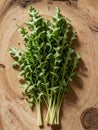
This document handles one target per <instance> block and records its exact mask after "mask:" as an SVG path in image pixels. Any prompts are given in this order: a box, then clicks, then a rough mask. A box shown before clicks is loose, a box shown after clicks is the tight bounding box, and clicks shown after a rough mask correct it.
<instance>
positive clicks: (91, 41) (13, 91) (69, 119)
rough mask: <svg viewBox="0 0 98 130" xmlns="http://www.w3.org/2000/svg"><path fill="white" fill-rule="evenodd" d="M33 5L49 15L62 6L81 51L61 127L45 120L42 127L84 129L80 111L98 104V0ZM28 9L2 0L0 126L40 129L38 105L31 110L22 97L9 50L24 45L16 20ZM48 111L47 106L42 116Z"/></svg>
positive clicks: (14, 129)
mask: <svg viewBox="0 0 98 130" xmlns="http://www.w3.org/2000/svg"><path fill="white" fill-rule="evenodd" d="M32 5H33V6H34V7H35V8H37V9H38V10H39V12H40V14H41V15H42V16H43V17H45V18H49V19H50V18H51V15H52V14H53V13H54V9H55V6H58V7H60V8H61V10H62V11H61V12H62V14H63V15H64V16H66V17H68V18H69V19H71V21H72V25H73V27H74V28H75V29H76V31H77V33H78V40H77V41H76V44H75V48H76V50H77V51H79V52H80V53H81V62H80V68H79V78H78V79H75V80H74V81H73V83H72V84H71V87H72V88H73V90H74V92H73V93H71V94H68V95H67V97H66V99H65V100H64V102H63V104H62V109H61V114H60V119H61V127H57V128H55V127H50V126H47V124H46V123H45V122H44V128H43V129H44V130H51V129H54V130H84V128H83V126H82V124H81V122H80V116H81V113H82V112H83V111H84V110H85V109H87V108H89V107H95V108H97V107H98V31H96V30H97V29H98V1H97V0H95V1H94V2H93V0H78V2H77V6H74V5H73V4H72V5H69V4H66V2H64V1H62V2H60V1H53V2H52V4H49V3H47V1H46V0H42V1H40V2H38V1H37V2H34V3H32ZM96 5H97V6H96ZM27 12H28V6H27V7H26V8H22V7H21V6H20V4H18V2H13V1H12V0H0V130H39V129H40V128H39V127H38V126H37V125H36V124H37V123H36V119H37V115H36V109H34V110H31V109H30V108H29V106H28V103H27V102H26V101H25V100H23V98H22V90H21V88H20V87H19V86H20V83H19V76H18V72H17V70H13V69H12V62H13V59H12V58H11V57H10V55H9V53H8V50H9V47H10V46H14V47H17V48H22V47H23V45H22V43H23V39H22V37H21V34H20V33H19V32H18V29H17V26H16V24H18V25H20V26H22V25H24V21H25V20H26V19H27V17H28V16H27ZM92 28H93V29H92ZM18 43H20V44H18ZM46 111H47V110H46V108H45V106H44V107H43V117H45V114H46Z"/></svg>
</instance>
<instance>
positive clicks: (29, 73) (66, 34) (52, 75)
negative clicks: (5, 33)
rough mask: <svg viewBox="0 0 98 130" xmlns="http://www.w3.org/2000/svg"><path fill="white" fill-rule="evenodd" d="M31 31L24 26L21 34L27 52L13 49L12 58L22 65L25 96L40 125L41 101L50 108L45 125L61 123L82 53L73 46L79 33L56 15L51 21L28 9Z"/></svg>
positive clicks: (58, 13)
mask: <svg viewBox="0 0 98 130" xmlns="http://www.w3.org/2000/svg"><path fill="white" fill-rule="evenodd" d="M26 24H27V26H28V28H29V30H30V31H29V32H28V31H27V30H26V29H25V28H24V27H22V28H21V29H20V32H21V34H22V36H23V38H24V41H25V49H24V50H17V49H15V48H12V47H11V48H10V50H9V52H10V54H11V56H12V57H13V58H14V59H15V60H16V61H15V62H14V67H15V66H17V65H18V66H19V70H20V75H21V76H23V77H24V79H25V83H24V84H23V85H22V88H24V89H25V93H24V97H25V98H26V99H27V100H28V102H29V104H30V106H31V107H32V106H33V105H34V106H36V108H37V112H38V125H39V126H40V125H42V117H41V102H42V100H44V101H45V103H46V105H47V109H48V112H47V115H46V119H45V120H46V122H47V123H48V124H51V125H53V124H56V125H57V124H59V114H60V107H61V103H62V101H63V99H64V97H65V95H66V92H67V91H70V88H69V87H68V85H69V83H70V82H71V81H72V79H73V77H74V76H76V75H77V67H78V63H79V59H80V54H79V53H75V49H74V48H72V44H73V42H74V40H75V39H76V36H77V34H76V31H75V30H74V29H71V25H70V20H69V19H67V18H66V19H65V18H64V17H63V16H62V15H61V14H60V9H59V8H56V14H55V15H54V16H53V20H52V22H51V21H49V20H45V19H44V18H42V17H41V16H40V15H39V13H38V11H37V10H35V9H34V8H33V7H30V9H29V19H28V21H27V22H26Z"/></svg>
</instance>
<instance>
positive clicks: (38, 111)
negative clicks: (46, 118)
mask: <svg viewBox="0 0 98 130" xmlns="http://www.w3.org/2000/svg"><path fill="white" fill-rule="evenodd" d="M36 109H37V116H38V118H37V125H38V126H42V125H43V123H42V115H41V103H40V102H38V103H36Z"/></svg>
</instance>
